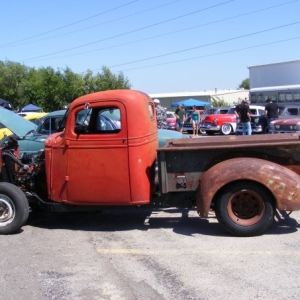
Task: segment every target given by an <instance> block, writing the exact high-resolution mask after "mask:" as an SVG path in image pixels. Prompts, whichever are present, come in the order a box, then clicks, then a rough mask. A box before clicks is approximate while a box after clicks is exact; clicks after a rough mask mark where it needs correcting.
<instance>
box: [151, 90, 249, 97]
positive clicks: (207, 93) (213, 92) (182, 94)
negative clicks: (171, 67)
mask: <svg viewBox="0 0 300 300" xmlns="http://www.w3.org/2000/svg"><path fill="white" fill-rule="evenodd" d="M246 91H247V90H244V89H238V90H231V89H229V90H218V89H217V90H210V91H206V90H205V91H199V92H175V93H160V94H149V96H150V97H151V98H171V97H172V98H175V97H188V98H191V97H195V96H210V95H214V96H220V95H225V94H233V93H240V92H246Z"/></svg>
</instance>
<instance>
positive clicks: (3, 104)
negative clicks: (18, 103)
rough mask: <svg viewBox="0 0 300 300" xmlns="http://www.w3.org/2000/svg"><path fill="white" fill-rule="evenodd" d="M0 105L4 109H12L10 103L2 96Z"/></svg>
mask: <svg viewBox="0 0 300 300" xmlns="http://www.w3.org/2000/svg"><path fill="white" fill-rule="evenodd" d="M0 106H2V107H4V108H6V109H9V110H12V106H11V103H10V102H8V101H6V100H4V99H2V98H0Z"/></svg>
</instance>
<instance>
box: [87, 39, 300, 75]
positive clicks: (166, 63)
mask: <svg viewBox="0 0 300 300" xmlns="http://www.w3.org/2000/svg"><path fill="white" fill-rule="evenodd" d="M297 39H300V36H297V37H294V38H289V39H284V40H279V41H274V42H269V43H264V44H259V45H254V46H248V47H243V48H238V49H232V50H227V51H222V52H216V53H210V54H206V55H201V56H196V57H190V58H185V59H179V60H173V61H169V62H164V63H158V64H152V65H147V66H142V67H136V68H130V69H124V70H122V72H125V71H132V70H138V69H145V68H150V67H156V66H163V65H169V64H174V63H178V62H183V61H189V60H195V59H199V58H205V57H211V56H216V55H221V54H227V53H232V52H238V51H242V50H248V49H252V48H258V47H263V46H268V45H273V44H278V43H282V42H288V41H292V40H297ZM97 70H100V69H95V70H91V71H97Z"/></svg>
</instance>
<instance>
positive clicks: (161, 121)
mask: <svg viewBox="0 0 300 300" xmlns="http://www.w3.org/2000/svg"><path fill="white" fill-rule="evenodd" d="M153 102H154V105H155V110H156V121H157V129H167V113H166V110H165V109H164V108H163V107H162V106H161V105H160V101H159V99H154V100H153Z"/></svg>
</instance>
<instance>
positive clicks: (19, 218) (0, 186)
mask: <svg viewBox="0 0 300 300" xmlns="http://www.w3.org/2000/svg"><path fill="white" fill-rule="evenodd" d="M28 215H29V205H28V201H27V198H26V196H25V194H24V193H23V192H22V191H21V190H20V189H19V188H18V187H16V186H15V185H13V184H11V183H7V182H1V183H0V234H12V233H15V232H17V231H19V230H20V228H21V227H22V226H23V225H24V223H25V222H26V220H27V218H28Z"/></svg>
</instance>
